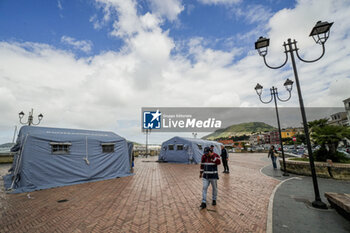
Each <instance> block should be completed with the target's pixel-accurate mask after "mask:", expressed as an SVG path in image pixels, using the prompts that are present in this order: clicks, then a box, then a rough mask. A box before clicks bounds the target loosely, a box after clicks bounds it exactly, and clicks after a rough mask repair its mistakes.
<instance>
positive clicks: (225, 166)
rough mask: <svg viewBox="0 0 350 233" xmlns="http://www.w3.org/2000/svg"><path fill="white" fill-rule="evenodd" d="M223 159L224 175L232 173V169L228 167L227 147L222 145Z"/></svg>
mask: <svg viewBox="0 0 350 233" xmlns="http://www.w3.org/2000/svg"><path fill="white" fill-rule="evenodd" d="M221 159H222V164H223V165H224V171H223V173H230V169H229V167H228V163H227V161H228V153H227V150H226V149H225V147H224V146H223V145H222V146H221Z"/></svg>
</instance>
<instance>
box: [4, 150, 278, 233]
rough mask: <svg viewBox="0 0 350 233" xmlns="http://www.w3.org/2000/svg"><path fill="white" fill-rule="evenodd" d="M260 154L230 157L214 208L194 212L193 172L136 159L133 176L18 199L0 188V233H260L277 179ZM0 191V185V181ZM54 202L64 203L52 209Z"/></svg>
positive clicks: (198, 184) (197, 183) (197, 197)
mask: <svg viewBox="0 0 350 233" xmlns="http://www.w3.org/2000/svg"><path fill="white" fill-rule="evenodd" d="M264 156H266V154H231V156H230V161H229V166H230V171H231V173H230V174H222V173H221V171H222V170H223V169H222V166H221V165H220V169H219V171H220V173H221V174H220V179H219V181H218V189H219V193H218V201H217V205H216V206H212V205H211V204H210V203H211V188H209V190H208V197H209V198H208V200H207V202H208V204H209V205H208V208H207V209H204V210H200V209H199V205H200V202H201V190H202V180H201V179H199V165H184V164H170V163H156V162H155V160H156V158H155V157H153V158H148V159H145V158H137V159H136V161H135V162H136V168H135V171H134V172H135V175H134V176H130V177H124V178H119V179H112V180H106V181H99V182H92V183H85V184H79V185H72V186H65V187H60V188H53V189H47V190H40V191H35V192H31V193H29V196H28V193H22V194H5V193H4V191H3V187H1V191H0V193H1V195H0V215H1V218H0V232H265V231H266V220H267V209H268V202H269V197H270V195H271V193H272V191H273V189H274V187H275V186H276V185H277V184H278V183H279V181H278V180H275V179H273V178H270V177H267V176H265V175H262V174H261V173H260V171H259V170H260V168H262V167H264V166H265V165H267V164H269V162H268V161H266V160H264V159H262V158H263V157H264ZM1 185H3V182H2V179H1ZM58 200H67V201H63V202H57V201H58Z"/></svg>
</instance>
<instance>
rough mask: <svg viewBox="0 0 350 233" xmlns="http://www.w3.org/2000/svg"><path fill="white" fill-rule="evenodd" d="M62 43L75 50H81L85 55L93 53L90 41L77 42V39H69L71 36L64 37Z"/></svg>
mask: <svg viewBox="0 0 350 233" xmlns="http://www.w3.org/2000/svg"><path fill="white" fill-rule="evenodd" d="M61 42H62V43H63V44H67V45H70V46H72V47H73V48H74V49H78V50H81V51H83V52H85V53H88V52H90V51H91V48H92V42H91V41H89V40H76V39H75V38H72V37H69V36H62V37H61Z"/></svg>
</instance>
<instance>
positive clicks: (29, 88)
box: [0, 0, 350, 143]
mask: <svg viewBox="0 0 350 233" xmlns="http://www.w3.org/2000/svg"><path fill="white" fill-rule="evenodd" d="M349 15H350V1H348V0H333V1H332V0H298V1H292V0H288V1H287V0H250V1H246V0H84V1H83V0H57V1H56V0H50V1H47V0H37V1H27V0H17V1H13V0H2V1H0V97H1V98H0V109H1V113H2V114H1V120H0V143H4V142H8V141H11V140H12V136H13V130H14V127H15V125H18V126H19V124H18V112H20V111H22V110H23V111H24V112H25V113H26V114H27V115H28V112H29V111H30V109H31V108H34V114H35V116H36V115H37V114H39V113H43V114H44V119H43V121H42V124H41V125H42V126H49V127H65V128H70V127H73V128H82V129H99V130H112V131H114V132H116V133H118V134H120V135H121V136H124V137H126V138H127V139H130V140H133V141H138V142H142V141H143V140H144V138H145V135H144V134H142V133H141V130H140V117H141V107H152V106H161V107H182V106H184V107H231V106H233V107H255V106H256V107H262V106H263V104H262V103H260V102H259V100H258V98H257V96H256V93H255V91H254V87H255V85H256V83H257V82H259V83H260V84H262V85H263V86H264V87H267V88H268V87H271V86H272V85H275V86H277V87H278V88H279V90H281V91H282V90H283V83H284V81H285V79H287V78H290V79H292V80H294V77H293V73H292V70H291V69H290V64H289V65H288V66H286V67H285V68H284V69H280V70H271V69H268V68H267V67H266V66H265V65H264V63H263V60H262V58H261V57H259V56H258V54H257V53H256V51H255V50H254V42H255V41H256V39H257V38H258V37H259V36H261V35H264V36H267V37H269V38H271V41H270V48H269V54H268V56H267V59H268V62H269V63H271V64H272V65H279V64H280V63H282V62H283V60H284V54H283V48H282V44H283V42H284V41H286V39H287V38H292V39H296V40H297V41H298V46H299V48H300V50H299V52H300V54H301V55H302V56H303V57H304V58H306V59H313V58H316V57H318V56H319V55H320V54H321V46H319V45H316V44H315V42H314V41H313V39H312V38H310V37H308V35H309V33H310V31H311V29H312V27H313V26H314V25H315V23H316V22H317V21H319V20H322V21H328V22H334V25H333V27H332V29H331V34H330V38H329V40H328V41H327V43H326V54H325V56H324V57H323V58H322V59H321V60H320V61H318V62H316V63H313V64H306V63H301V62H298V69H299V77H300V81H301V85H302V91H303V94H304V96H303V97H304V102H305V105H306V106H313V107H341V106H343V102H342V100H344V99H346V98H349V97H350V91H349V87H350V59H349V58H350V43H349V39H350V38H349V37H350V19H349ZM265 93H268V92H267V91H266V92H265ZM281 94H282V93H281ZM292 95H293V96H292V99H291V100H290V101H289V102H288V103H285V104H281V105H282V106H298V98H297V92H296V90H295V88H294V90H293V92H292ZM261 121H264V119H261ZM168 137H169V135H165V134H158V135H156V134H153V135H152V136H151V137H150V142H151V143H152V142H153V143H159V142H160V141H161V140H163V139H165V138H168Z"/></svg>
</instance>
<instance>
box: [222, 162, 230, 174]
mask: <svg viewBox="0 0 350 233" xmlns="http://www.w3.org/2000/svg"><path fill="white" fill-rule="evenodd" d="M222 164H223V165H224V171H225V172H229V171H230V169H229V168H228V164H227V159H222Z"/></svg>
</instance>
